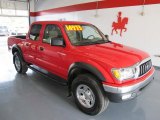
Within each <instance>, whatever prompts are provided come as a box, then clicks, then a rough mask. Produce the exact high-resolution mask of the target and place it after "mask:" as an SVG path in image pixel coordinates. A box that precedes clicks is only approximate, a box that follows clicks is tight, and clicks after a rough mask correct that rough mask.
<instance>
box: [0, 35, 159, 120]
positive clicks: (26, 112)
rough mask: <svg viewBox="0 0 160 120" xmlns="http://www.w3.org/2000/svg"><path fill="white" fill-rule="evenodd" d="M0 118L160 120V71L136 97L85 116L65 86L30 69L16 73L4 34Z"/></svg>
mask: <svg viewBox="0 0 160 120" xmlns="http://www.w3.org/2000/svg"><path fill="white" fill-rule="evenodd" d="M0 67H1V68H0V120H160V93H159V91H160V71H158V70H156V72H155V80H154V81H153V82H152V83H151V84H150V86H149V87H148V88H147V89H146V90H145V91H144V92H143V93H142V94H141V95H140V96H139V97H138V98H136V99H134V100H131V101H128V102H124V103H110V105H109V107H108V109H107V111H105V112H104V113H103V114H101V115H98V116H88V115H85V114H84V113H82V112H81V111H79V110H78V109H77V107H76V105H75V104H74V100H73V98H72V97H71V98H67V88H66V87H63V86H61V85H58V84H56V83H54V82H53V81H51V80H49V79H48V78H46V77H44V76H42V75H40V74H38V73H35V72H33V71H31V70H29V71H28V72H27V74H26V75H20V74H17V73H16V71H15V69H14V67H13V64H12V56H11V53H8V51H7V47H6V37H1V38H0Z"/></svg>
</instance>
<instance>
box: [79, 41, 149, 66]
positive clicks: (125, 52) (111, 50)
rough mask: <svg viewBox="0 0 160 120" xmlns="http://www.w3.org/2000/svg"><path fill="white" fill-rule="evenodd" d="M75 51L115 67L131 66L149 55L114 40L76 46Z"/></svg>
mask: <svg viewBox="0 0 160 120" xmlns="http://www.w3.org/2000/svg"><path fill="white" fill-rule="evenodd" d="M77 52H81V54H85V56H87V57H90V58H91V59H96V60H98V61H101V62H103V63H106V64H110V65H112V66H113V65H114V67H117V68H121V67H129V66H132V65H134V64H136V63H138V62H140V61H142V60H143V59H145V58H148V57H149V55H148V54H147V53H145V52H143V51H141V50H138V49H135V48H132V47H128V46H125V45H122V44H117V43H114V42H109V43H105V44H95V45H87V46H78V49H77Z"/></svg>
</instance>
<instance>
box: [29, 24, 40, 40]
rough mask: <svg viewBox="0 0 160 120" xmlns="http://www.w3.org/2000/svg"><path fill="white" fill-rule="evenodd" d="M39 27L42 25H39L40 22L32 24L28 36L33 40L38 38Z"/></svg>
mask: <svg viewBox="0 0 160 120" xmlns="http://www.w3.org/2000/svg"><path fill="white" fill-rule="evenodd" d="M41 28H42V25H40V24H35V25H32V27H31V31H30V35H29V38H30V39H31V40H35V41H36V40H38V39H39V35H40V31H41Z"/></svg>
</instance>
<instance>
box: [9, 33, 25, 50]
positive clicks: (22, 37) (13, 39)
mask: <svg viewBox="0 0 160 120" xmlns="http://www.w3.org/2000/svg"><path fill="white" fill-rule="evenodd" d="M25 39H26V36H25V35H20V36H11V37H8V49H9V50H10V49H11V47H12V46H13V44H18V43H19V42H21V41H22V40H25Z"/></svg>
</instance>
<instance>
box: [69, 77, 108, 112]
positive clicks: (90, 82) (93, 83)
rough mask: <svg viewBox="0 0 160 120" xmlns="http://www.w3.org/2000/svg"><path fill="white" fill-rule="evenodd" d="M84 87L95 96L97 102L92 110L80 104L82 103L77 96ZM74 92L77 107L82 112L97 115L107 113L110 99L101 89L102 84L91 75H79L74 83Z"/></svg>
mask: <svg viewBox="0 0 160 120" xmlns="http://www.w3.org/2000/svg"><path fill="white" fill-rule="evenodd" d="M82 85H85V86H87V87H89V88H90V90H91V91H92V93H93V94H94V95H93V96H94V98H95V99H94V101H95V102H93V103H94V104H93V106H92V107H90V108H88V107H85V106H84V105H83V104H82V103H81V102H80V101H81V100H79V99H80V97H79V99H78V95H77V94H78V90H79V87H80V86H82ZM72 92H73V96H74V99H75V103H76V105H77V106H78V108H79V109H80V110H81V111H83V112H84V113H86V114H89V115H97V114H100V113H102V112H103V111H105V110H106V109H107V107H108V104H109V99H108V97H107V96H106V95H105V93H104V90H103V89H102V87H101V84H100V83H99V82H98V81H97V80H96V78H95V77H94V76H92V75H90V74H83V75H79V76H78V77H76V78H75V79H74V80H73V83H72ZM80 95H81V94H80ZM83 96H84V95H83ZM89 103H91V102H89Z"/></svg>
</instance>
